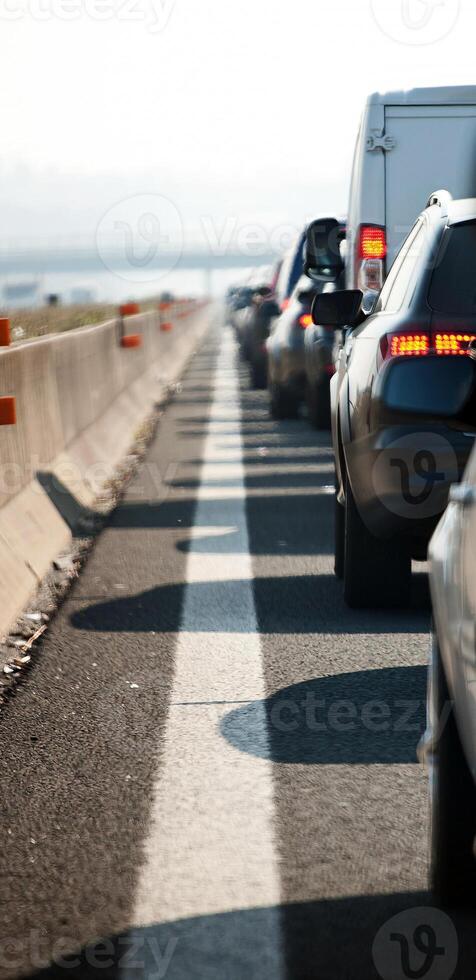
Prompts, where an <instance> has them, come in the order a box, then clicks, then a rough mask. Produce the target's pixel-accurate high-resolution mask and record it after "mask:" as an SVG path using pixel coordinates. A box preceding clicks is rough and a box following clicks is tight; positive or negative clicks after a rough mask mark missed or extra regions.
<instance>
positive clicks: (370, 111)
mask: <svg viewBox="0 0 476 980" xmlns="http://www.w3.org/2000/svg"><path fill="white" fill-rule="evenodd" d="M475 147H476V87H457V88H440V89H416V90H413V91H411V92H396V93H395V92H394V93H389V94H386V95H380V94H377V95H374V96H371V97H370V99H369V100H368V102H367V105H366V108H365V111H364V114H363V119H362V124H361V127H360V130H359V135H358V139H357V145H356V151H355V156H354V163H353V170H352V179H351V188H350V200H349V208H348V216H347V219H346V221H344V220H343V219H341V218H339V217H337V216H331V217H323V218H320V219H316V220H315V221H313V222H311V223H310V225H309V226H308V227H307V228H306V229H305V230H304V231H303V232H302V233H301V234H300V236H299V237H298V239H297V241H296V243H295V245H294V247H293V249H292V250H291V251H290V253H289V254H288V256H286V258H285V259H284V261H283V263H282V265H281V269H280V272H279V276H277V278H276V279H275V281H274V282H272V281H271V278H270V281H269V282H267V283H262V284H261V286H260V287H259V288H261V289H262V294H261V297H260V300H259V301H258V302H256V301H254V304H255V309H254V311H253V312H254V320H253V317H251V319H250V320H249V323H250V325H251V323H252V322H258V319H259V317H258V314H257V310H261V312H262V314H263V317H262V319H261V327H262V331H261V334H260V340H259V343H260V352H261V369H260V374H259V377H258V378H256V376H255V377H253V372H252V380H253V381H256V380H258V381H259V382H260V385H264V384H265V382H267V386H268V391H269V401H270V410H271V414H272V415H273V416H274V417H276V418H284V417H289V416H293V415H296V414H297V412H298V410H299V406H300V404H301V403H302V402H306V403H307V407H308V414H309V418H310V420H311V421H312V423H313V424H314V425H316V426H318V427H326V426H328V425H329V424H330V426H331V430H332V442H333V449H334V458H335V488H336V490H335V555H334V567H335V573H336V576H337V577H338V578H339V579H341V580H342V582H343V589H344V597H345V599H346V601H347V603H348V604H349V605H350V606H352V607H354V608H362V607H374V608H375V607H404V606H406V605H407V604H408V603H409V601H410V597H411V584H412V576H411V573H412V561H415V560H416V561H425V560H426V559H427V557H429V567H430V587H431V594H432V601H433V636H432V652H431V659H430V670H429V694H428V727H427V732H426V734H425V736H424V738H423V740H422V743H421V746H420V754H421V757H422V758H423V759H425V760H426V762H427V763H428V765H429V769H430V775H431V779H430V785H431V816H432V819H431V865H432V881H433V888H434V891H435V894H436V897H437V899H438V900H439V901H440V902H441V903H443V904H449V905H458V904H463V905H464V904H470V905H475V904H476V447H475V438H476V285H475V281H474V271H473V270H474V268H475V266H476V160H475ZM438 187H442V188H444V190H440V191H438V190H436V191H435V188H438ZM425 204H426V206H425ZM291 268H292V270H293V275H292V277H290V276H289V270H290V269H291ZM286 270H287V271H286ZM283 278H284V280H285V281H286V285H285V286H283ZM280 280H281V286H280V285H279V283H280ZM291 280H292V281H291ZM251 302H252V303H253V300H252V301H251ZM266 334H268V337H267V339H265V335H266ZM245 356H246V351H245Z"/></svg>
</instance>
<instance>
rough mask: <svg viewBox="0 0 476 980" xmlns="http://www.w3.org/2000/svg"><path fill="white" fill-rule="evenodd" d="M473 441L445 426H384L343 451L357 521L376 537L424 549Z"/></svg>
mask: <svg viewBox="0 0 476 980" xmlns="http://www.w3.org/2000/svg"><path fill="white" fill-rule="evenodd" d="M473 445H474V437H471V436H469V435H466V434H465V433H462V432H457V431H455V430H453V429H450V428H448V427H446V426H439V427H436V426H435V427H431V428H430V427H424V426H418V427H416V426H412V427H408V426H401V425H397V426H390V427H386V428H382V429H379V430H376V431H375V432H373V433H371V434H370V435H368V436H367V437H365V438H363V439H360V440H354V441H352V442H350V443H348V444H347V445H346V446H345V447H344V451H345V457H346V465H347V472H348V476H349V480H350V484H351V487H352V492H353V494H354V498H355V500H356V503H357V506H358V508H359V511H360V513H361V515H362V519H363V520H364V522H365V524H366V525H367V527H368V529H369V530H370V531H371V532H372V533H373V534H375V535H376V536H377V537H382V538H389V537H392V536H393V535H395V534H397V533H402V534H405V535H408V536H409V537H411V538H414V539H416V540H419V541H421V542H422V543H424V544H427V543H428V541H429V539H430V537H431V535H432V533H433V531H434V529H435V527H436V524H437V522H438V520H439V519H440V517H441V514H442V513H443V511H444V510H445V507H446V505H447V502H448V493H449V489H450V486H451V485H452V484H453V483H456V482H458V481H459V480H460V479H461V476H462V473H463V470H464V467H465V465H466V463H467V460H468V457H469V454H470V452H471V449H472V447H473Z"/></svg>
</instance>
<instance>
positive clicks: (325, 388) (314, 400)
mask: <svg viewBox="0 0 476 980" xmlns="http://www.w3.org/2000/svg"><path fill="white" fill-rule="evenodd" d="M307 411H308V415H309V421H310V423H311V425H312V426H313V428H314V429H330V427H331V401H330V392H329V382H328V381H327V379H325V380H324V381H320V382H319V383H318V384H316V383H314V382H308V386H307Z"/></svg>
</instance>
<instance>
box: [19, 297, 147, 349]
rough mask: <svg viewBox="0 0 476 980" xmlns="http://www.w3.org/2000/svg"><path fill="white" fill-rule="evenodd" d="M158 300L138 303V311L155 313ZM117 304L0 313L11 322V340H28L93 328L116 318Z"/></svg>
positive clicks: (48, 307) (41, 308) (95, 304)
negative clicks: (139, 309)
mask: <svg viewBox="0 0 476 980" xmlns="http://www.w3.org/2000/svg"><path fill="white" fill-rule="evenodd" d="M157 302H158V301H157V299H150V300H146V301H144V302H141V304H140V308H141V311H144V312H145V311H146V310H152V309H156V307H157ZM117 311H118V307H117V304H115V305H112V304H106V303H94V304H91V305H88V306H76V305H75V306H42V307H40V308H39V309H25V310H8V309H6V310H2V313H1V315H2V316H8V317H9V318H10V326H11V332H12V340H14V341H19V340H30V339H31V338H32V337H44V336H45V334H50V333H62V332H63V331H64V330H74V329H75V327H88V326H93V325H94V324H95V323H104V322H105V321H106V320H112V319H113V318H114V317H116V316H117V315H118V314H117Z"/></svg>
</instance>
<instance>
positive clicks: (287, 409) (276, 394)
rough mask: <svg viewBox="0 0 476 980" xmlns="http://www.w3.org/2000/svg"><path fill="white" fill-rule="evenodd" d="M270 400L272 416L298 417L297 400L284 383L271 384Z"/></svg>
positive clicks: (280, 417) (274, 417) (282, 417)
mask: <svg viewBox="0 0 476 980" xmlns="http://www.w3.org/2000/svg"><path fill="white" fill-rule="evenodd" d="M269 401H270V412H271V417H272V418H273V419H277V420H279V419H295V418H296V416H297V413H298V404H297V401H296V399H295V398H293V396H292V395H291V394H290V393H289V392H288V391H286V389H285V388H283V386H282V385H280V384H276V383H273V384H271V386H270V390H269Z"/></svg>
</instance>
